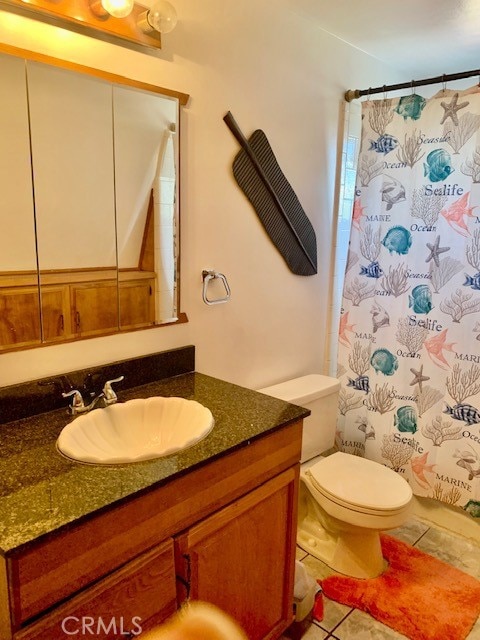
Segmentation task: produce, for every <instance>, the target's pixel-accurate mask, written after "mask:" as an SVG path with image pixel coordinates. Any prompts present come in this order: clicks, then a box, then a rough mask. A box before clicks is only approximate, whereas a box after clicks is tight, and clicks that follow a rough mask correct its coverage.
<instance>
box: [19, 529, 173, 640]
mask: <svg viewBox="0 0 480 640" xmlns="http://www.w3.org/2000/svg"><path fill="white" fill-rule="evenodd" d="M175 610H176V594H175V570H174V561H173V541H172V539H171V538H170V539H169V540H166V541H165V542H163V543H162V544H161V545H159V546H158V547H155V548H154V549H152V550H151V551H149V552H147V553H144V554H143V555H141V556H140V557H139V558H137V559H136V560H132V561H131V562H129V563H128V564H126V565H125V566H124V567H122V568H121V569H119V570H117V571H115V572H114V573H112V574H111V575H110V576H108V577H107V578H105V579H103V580H101V581H100V582H98V583H96V584H95V586H93V587H90V588H89V589H86V590H84V591H82V592H81V593H80V594H79V595H77V596H75V597H73V598H72V599H71V600H69V601H68V602H66V603H65V604H63V605H61V606H59V607H58V608H57V609H56V610H54V611H53V612H52V613H50V614H48V615H46V616H44V617H43V618H40V619H39V620H38V621H37V622H34V623H33V624H31V625H28V626H27V627H25V628H24V629H22V630H21V631H18V632H17V633H15V634H14V636H13V637H14V640H65V638H67V637H69V636H72V637H82V638H83V637H85V636H87V637H91V636H94V637H95V638H98V639H99V640H105V639H107V638H108V639H109V640H110V639H116V638H125V637H134V636H136V635H138V634H139V633H140V631H145V630H147V629H149V628H150V627H152V626H155V625H157V624H159V623H160V622H163V621H164V620H166V619H167V618H168V617H169V616H170V615H172V614H173V613H174V612H175Z"/></svg>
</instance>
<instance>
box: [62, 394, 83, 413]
mask: <svg viewBox="0 0 480 640" xmlns="http://www.w3.org/2000/svg"><path fill="white" fill-rule="evenodd" d="M62 396H63V397H64V398H69V397H70V396H73V399H72V404H71V405H69V407H68V410H69V412H70V413H71V414H72V415H75V414H76V413H78V412H79V411H82V410H83V409H85V404H84V402H83V397H82V394H81V393H80V391H78V390H77V389H72V390H71V391H67V392H66V393H62Z"/></svg>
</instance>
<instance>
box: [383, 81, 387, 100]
mask: <svg viewBox="0 0 480 640" xmlns="http://www.w3.org/2000/svg"><path fill="white" fill-rule="evenodd" d="M383 99H384V100H386V99H387V85H386V84H384V85H383Z"/></svg>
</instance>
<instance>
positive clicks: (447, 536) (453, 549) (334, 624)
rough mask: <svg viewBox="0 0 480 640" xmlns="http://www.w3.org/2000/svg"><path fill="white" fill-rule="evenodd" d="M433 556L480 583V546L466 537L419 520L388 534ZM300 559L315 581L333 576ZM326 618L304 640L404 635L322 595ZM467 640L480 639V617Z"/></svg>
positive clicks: (377, 639)
mask: <svg viewBox="0 0 480 640" xmlns="http://www.w3.org/2000/svg"><path fill="white" fill-rule="evenodd" d="M388 533H389V535H392V536H396V537H397V538H400V539H401V540H403V541H404V542H407V543H408V544H411V545H413V546H415V547H417V548H418V549H421V550H422V551H424V552H426V553H429V554H430V555H432V556H435V557H437V558H439V559H440V560H443V561H444V562H448V563H449V564H452V565H453V566H455V567H457V569H460V570H462V571H464V572H465V573H469V574H470V575H472V576H474V577H476V578H478V579H479V580H480V547H479V546H477V545H476V544H474V543H472V542H470V541H469V540H467V539H466V538H462V537H461V536H458V535H455V534H453V533H449V532H447V531H445V530H443V529H437V528H435V527H431V526H429V525H427V524H425V523H423V522H421V521H419V520H410V521H408V522H407V523H406V524H405V525H404V526H403V527H401V528H399V529H394V530H392V531H389V532H388ZM297 559H298V560H301V561H302V562H303V563H304V564H305V566H306V568H307V571H308V572H309V573H310V574H311V575H312V576H313V577H314V578H323V577H326V576H327V575H329V574H331V573H332V570H331V569H329V567H327V566H326V565H325V564H324V563H323V562H320V560H317V559H316V558H314V557H313V556H310V555H308V554H306V553H305V552H304V551H303V550H302V549H300V548H297ZM323 601H324V618H323V620H322V622H313V623H312V624H311V625H310V626H309V627H308V630H307V631H306V632H305V634H304V635H303V636H302V640H324V639H326V638H330V639H331V640H402V638H405V636H404V635H402V634H400V633H397V632H396V631H393V630H392V629H390V628H389V627H386V626H385V625H383V624H381V623H380V622H377V621H376V620H374V619H373V618H372V617H371V616H369V615H368V614H366V613H363V612H362V611H358V610H357V609H352V608H350V607H347V606H345V605H343V604H339V603H338V602H334V601H333V600H329V599H328V598H326V597H325V596H323ZM285 640H288V638H286V637H285ZM439 640H441V639H440V638H439ZM467 640H480V618H479V619H478V620H477V622H476V624H475V626H474V627H473V629H472V631H471V632H470V634H469V635H468V639H467Z"/></svg>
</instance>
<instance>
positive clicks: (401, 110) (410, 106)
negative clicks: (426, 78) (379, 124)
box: [394, 93, 427, 121]
mask: <svg viewBox="0 0 480 640" xmlns="http://www.w3.org/2000/svg"><path fill="white" fill-rule="evenodd" d="M426 104H427V101H426V100H425V98H423V97H422V96H419V95H417V94H416V93H414V94H413V95H410V96H402V97H401V98H400V100H399V102H398V105H397V107H396V108H395V109H394V111H395V113H398V115H400V116H402V117H403V119H404V121H406V119H407V118H411V119H412V120H418V119H419V118H420V116H421V115H422V111H423V108H424V107H425V105H426Z"/></svg>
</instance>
